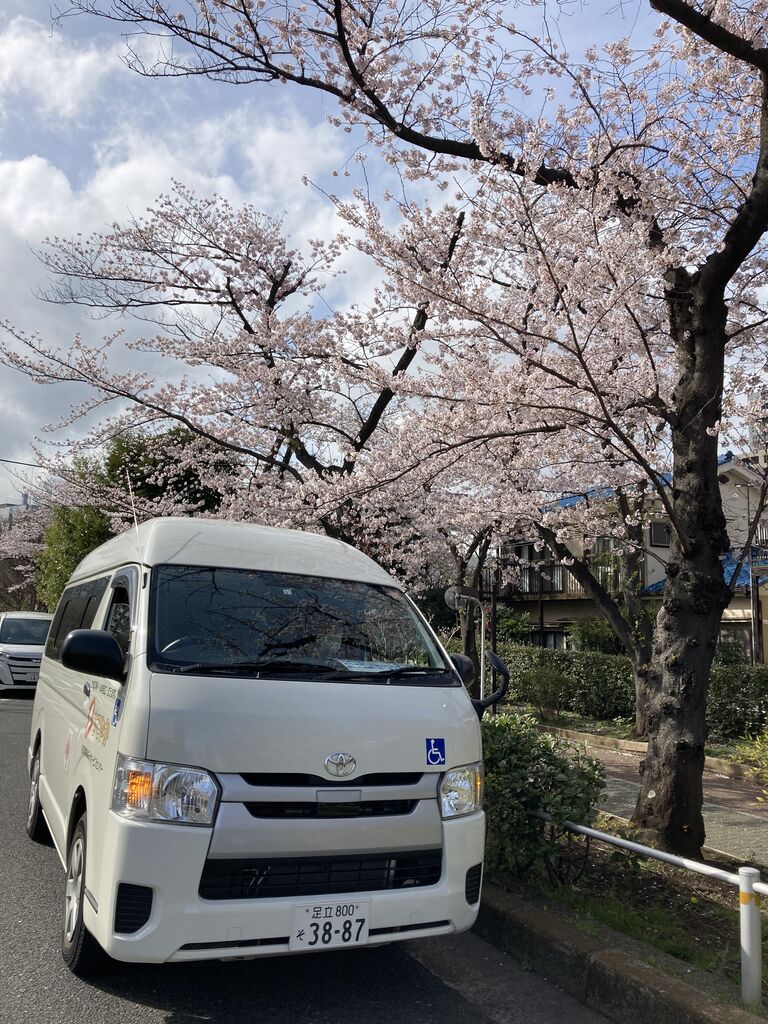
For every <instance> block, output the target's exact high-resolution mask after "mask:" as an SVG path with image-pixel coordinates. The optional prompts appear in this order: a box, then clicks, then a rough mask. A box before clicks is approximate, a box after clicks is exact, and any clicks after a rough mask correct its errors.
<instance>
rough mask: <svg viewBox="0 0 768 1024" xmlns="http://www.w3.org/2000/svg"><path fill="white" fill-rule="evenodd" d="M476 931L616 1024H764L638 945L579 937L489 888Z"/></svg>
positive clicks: (559, 921)
mask: <svg viewBox="0 0 768 1024" xmlns="http://www.w3.org/2000/svg"><path fill="white" fill-rule="evenodd" d="M475 931H476V932H477V934H478V935H480V937H481V938H483V939H485V940H486V941H487V942H491V943H492V944H493V945H495V946H497V947H498V948H499V949H502V950H504V952H506V953H510V954H512V956H514V957H515V958H516V959H517V960H519V961H520V962H521V963H522V964H523V965H524V966H526V967H528V968H530V969H531V970H533V971H535V972H536V973H537V974H540V975H542V976H543V977H544V978H546V979H548V980H549V981H553V982H554V983H555V984H556V985H558V986H559V987H560V988H561V989H563V990H564V991H565V992H568V993H569V994H570V995H572V996H574V997H575V998H576V999H578V1000H579V1002H581V1003H584V1004H585V1005H586V1006H589V1007H590V1008H591V1009H593V1010H597V1011H598V1012H599V1013H602V1014H603V1015H604V1016H606V1017H607V1018H608V1019H609V1020H611V1021H615V1022H616V1024H672V1022H674V1024H757V1022H758V1021H763V1024H764V1022H765V1018H762V1017H757V1016H755V1015H754V1014H751V1013H748V1012H747V1011H746V1010H743V1009H741V1007H739V1006H734V1005H729V1004H726V1003H720V1002H717V1001H715V1000H714V999H713V998H711V997H709V996H708V995H706V994H705V993H704V992H702V991H701V989H700V988H698V987H697V988H694V987H693V986H692V985H689V984H686V982H684V981H680V980H679V979H677V978H674V977H671V976H670V975H668V974H666V973H665V972H663V971H661V970H660V969H658V968H657V967H653V966H651V965H650V964H649V963H647V962H646V961H645V960H644V959H643V958H642V956H641V950H642V948H643V947H642V946H641V944H639V943H635V942H634V941H633V940H627V941H623V940H624V938H625V937H623V936H622V937H621V940H622V941H619V939H620V937H619V936H616V941H611V940H610V939H606V938H601V937H599V936H598V935H593V934H591V933H589V934H588V933H586V932H582V931H580V930H579V929H578V927H577V926H576V925H575V924H574V923H573V921H571V920H570V919H568V920H566V919H564V918H562V917H559V916H558V915H556V914H554V913H553V912H551V911H549V910H546V909H544V908H542V907H539V906H536V905H534V904H532V903H529V902H528V901H526V900H524V899H522V898H521V897H519V896H515V895H512V894H511V893H507V892H504V891H503V890H502V889H499V888H497V887H496V886H494V885H489V884H488V883H487V882H486V883H485V884H484V885H483V899H482V904H481V907H480V914H479V916H478V919H477V923H476V924H475ZM633 947H636V949H635V948H633ZM646 948H648V947H646ZM649 952H653V953H654V954H656V951H655V950H653V951H651V950H650V949H649ZM663 957H664V954H663V953H658V958H659V959H661V958H663Z"/></svg>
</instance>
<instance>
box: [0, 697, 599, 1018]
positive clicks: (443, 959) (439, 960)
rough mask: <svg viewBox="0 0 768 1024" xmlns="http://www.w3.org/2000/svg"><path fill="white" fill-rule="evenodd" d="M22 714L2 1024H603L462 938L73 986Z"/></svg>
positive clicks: (3, 723)
mask: <svg viewBox="0 0 768 1024" xmlns="http://www.w3.org/2000/svg"><path fill="white" fill-rule="evenodd" d="M30 710H31V704H30V703H28V702H26V701H19V700H16V699H8V698H5V699H2V700H0V864H2V865H3V873H2V882H0V1021H2V1022H3V1024H25V1022H30V1024H31V1022H35V1024H38V1022H44V1024H134V1022H141V1024H161V1022H162V1024H305V1022H306V1024H491V1022H495V1024H501V1022H504V1024H518V1022H519V1024H560V1022H563V1021H566V1022H568V1024H601V1022H603V1024H604V1018H602V1017H601V1016H599V1015H598V1014H595V1013H592V1012H591V1011H589V1010H587V1009H585V1008H584V1007H582V1006H581V1005H580V1004H578V1003H577V1002H575V1001H574V1000H573V999H571V997H570V996H567V995H565V994H564V993H562V992H560V990H559V989H557V988H556V987H555V986H554V985H551V984H549V983H547V982H546V981H544V980H542V979H541V978H539V977H537V976H536V975H534V974H531V973H529V972H525V971H523V970H521V968H520V967H519V966H518V965H517V964H516V962H515V961H514V960H512V959H511V958H509V957H508V956H506V955H505V954H503V953H500V952H499V951H498V950H496V949H494V948H493V947H492V946H489V945H487V944H486V943H484V942H482V941H481V940H480V939H479V938H478V937H477V936H475V935H472V934H468V935H461V936H456V937H452V938H441V939H431V940H427V941H421V942H413V943H408V944H405V945H393V946H389V947H386V948H383V949H370V950H350V951H345V952H337V953H318V954H311V955H306V956H298V957H297V956H294V957H275V958H269V959H262V960H249V961H238V962H228V963H224V962H209V963H201V964H171V965H167V966H165V967H157V966H146V967H145V966H137V965H128V964H116V965H115V966H114V968H113V969H110V970H109V972H108V973H106V974H105V975H104V976H103V977H100V978H99V980H98V981H97V982H89V983H86V982H84V981H80V980H79V979H77V978H75V977H74V976H73V975H71V974H70V973H69V971H68V970H67V969H66V967H65V966H64V963H63V961H62V959H61V954H60V937H59V930H60V914H61V903H62V898H63V887H64V877H63V871H62V868H61V865H60V864H59V860H58V857H57V856H56V853H55V851H54V850H53V848H52V847H42V846H38V845H36V844H34V843H32V842H31V841H30V840H29V839H27V836H26V833H25V832H24V827H23V822H24V816H25V811H26V801H27V788H28V779H27V774H26V761H25V751H26V746H27V741H28V736H29V720H30Z"/></svg>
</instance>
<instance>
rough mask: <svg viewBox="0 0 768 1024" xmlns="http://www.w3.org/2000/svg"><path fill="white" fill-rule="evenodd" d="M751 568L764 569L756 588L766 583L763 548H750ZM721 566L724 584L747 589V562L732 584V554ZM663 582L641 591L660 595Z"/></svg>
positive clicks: (766, 568)
mask: <svg viewBox="0 0 768 1024" xmlns="http://www.w3.org/2000/svg"><path fill="white" fill-rule="evenodd" d="M752 559H753V561H752V567H753V568H754V567H755V566H756V565H759V566H760V567H761V568H764V569H765V572H766V575H764V576H763V575H760V576H758V577H757V583H758V586H762V585H763V584H764V583H768V561H767V560H766V552H765V548H752ZM720 561H721V563H722V566H723V577H724V578H725V582H726V584H727V585H728V586H729V587H730V586H734V587H748V586H749V585H750V583H749V569H750V566H749V562H747V561H745V562H744V564H743V565H742V567H741V571H740V572H739V575H738V576H737V578H736V581H735V582H733V574H734V572H735V571H736V557H735V556H734V555H733V553H732V552H730V551H728V552H726V554H724V555H723V556H722V558H721V559H720ZM664 582H665V581H664V580H659V581H658V583H652V584H651V585H650V587H645V589H644V590H643V593H644V594H661V593H662V591H663V590H664Z"/></svg>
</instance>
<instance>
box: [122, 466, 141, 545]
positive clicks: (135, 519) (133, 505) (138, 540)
mask: <svg viewBox="0 0 768 1024" xmlns="http://www.w3.org/2000/svg"><path fill="white" fill-rule="evenodd" d="M125 479H126V480H127V481H128V495H129V497H130V499H131V510H132V511H133V525H134V526H135V527H136V543H137V544H138V547H139V559H140V561H141V564H142V565H144V552H143V551H142V550H141V534H140V533H139V517H138V516H137V515H136V502H135V501H134V500H133V487H131V474H130V473H129V472H128V467H127V466H126V467H125Z"/></svg>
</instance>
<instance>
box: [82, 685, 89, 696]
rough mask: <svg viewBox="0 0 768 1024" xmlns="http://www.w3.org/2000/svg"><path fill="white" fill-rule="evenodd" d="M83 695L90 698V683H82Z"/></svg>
mask: <svg viewBox="0 0 768 1024" xmlns="http://www.w3.org/2000/svg"><path fill="white" fill-rule="evenodd" d="M83 693H84V694H85V696H86V697H90V696H91V684H90V683H83Z"/></svg>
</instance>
